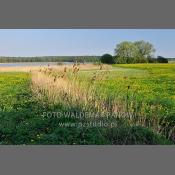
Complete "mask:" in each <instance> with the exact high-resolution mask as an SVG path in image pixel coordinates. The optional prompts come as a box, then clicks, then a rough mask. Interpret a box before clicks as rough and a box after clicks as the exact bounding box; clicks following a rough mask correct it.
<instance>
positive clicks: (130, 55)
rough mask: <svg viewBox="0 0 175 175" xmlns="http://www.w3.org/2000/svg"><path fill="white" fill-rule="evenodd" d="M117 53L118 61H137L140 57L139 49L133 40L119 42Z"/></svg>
mask: <svg viewBox="0 0 175 175" xmlns="http://www.w3.org/2000/svg"><path fill="white" fill-rule="evenodd" d="M115 55H116V57H117V63H135V62H137V58H138V49H137V47H136V46H135V45H134V44H133V43H132V42H128V41H124V42H121V43H120V44H117V46H116V48H115Z"/></svg>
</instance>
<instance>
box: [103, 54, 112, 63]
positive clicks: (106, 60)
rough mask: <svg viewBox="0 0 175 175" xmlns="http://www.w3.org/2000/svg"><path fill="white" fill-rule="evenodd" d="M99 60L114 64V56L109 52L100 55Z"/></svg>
mask: <svg viewBox="0 0 175 175" xmlns="http://www.w3.org/2000/svg"><path fill="white" fill-rule="evenodd" d="M100 61H101V62H102V63H106V64H114V63H115V61H114V57H113V56H112V55H110V54H104V55H102V56H101V57H100Z"/></svg>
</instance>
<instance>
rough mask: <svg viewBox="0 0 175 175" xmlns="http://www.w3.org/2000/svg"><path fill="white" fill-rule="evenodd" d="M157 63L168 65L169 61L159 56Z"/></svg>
mask: <svg viewBox="0 0 175 175" xmlns="http://www.w3.org/2000/svg"><path fill="white" fill-rule="evenodd" d="M157 62H158V63H168V59H167V58H164V57H162V56H158V57H157Z"/></svg>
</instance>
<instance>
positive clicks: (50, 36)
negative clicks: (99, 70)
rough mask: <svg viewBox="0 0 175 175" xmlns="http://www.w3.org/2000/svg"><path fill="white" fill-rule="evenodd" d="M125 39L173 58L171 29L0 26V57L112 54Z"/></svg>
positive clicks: (174, 34)
mask: <svg viewBox="0 0 175 175" xmlns="http://www.w3.org/2000/svg"><path fill="white" fill-rule="evenodd" d="M126 40H127V41H136V40H145V41H149V42H151V43H152V44H153V45H154V47H155V48H156V53H155V56H157V55H161V56H165V57H175V29H0V56H51V55H59V56H63V55H68V56H69V55H102V54H104V53H110V54H112V55H113V54H114V48H115V46H116V44H118V43H120V42H122V41H126Z"/></svg>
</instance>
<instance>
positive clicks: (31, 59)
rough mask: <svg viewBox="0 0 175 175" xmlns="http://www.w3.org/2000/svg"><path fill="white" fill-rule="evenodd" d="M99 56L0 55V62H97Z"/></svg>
mask: <svg viewBox="0 0 175 175" xmlns="http://www.w3.org/2000/svg"><path fill="white" fill-rule="evenodd" d="M99 59H100V56H42V57H0V63H11V62H80V63H85V62H97V61H99Z"/></svg>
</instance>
